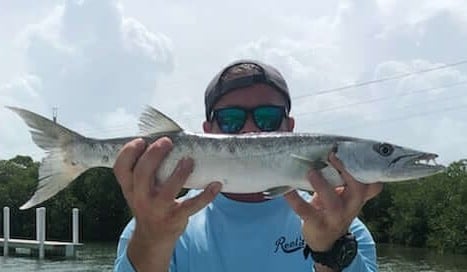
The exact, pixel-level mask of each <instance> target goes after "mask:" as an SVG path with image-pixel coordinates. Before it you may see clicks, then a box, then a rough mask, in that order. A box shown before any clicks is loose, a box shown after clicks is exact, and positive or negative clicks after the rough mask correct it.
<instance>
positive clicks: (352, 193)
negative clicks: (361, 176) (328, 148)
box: [329, 153, 382, 211]
mask: <svg viewBox="0 0 467 272" xmlns="http://www.w3.org/2000/svg"><path fill="white" fill-rule="evenodd" d="M329 161H330V162H331V164H332V166H333V167H335V168H336V170H338V171H339V173H340V175H341V178H342V179H343V180H344V182H345V185H346V188H345V190H344V192H343V193H342V198H343V199H344V203H345V205H346V206H347V207H349V209H348V210H352V211H359V210H360V209H361V208H362V207H363V205H364V204H365V202H366V201H368V200H369V199H370V198H373V197H374V196H376V195H377V194H379V192H381V189H382V184H363V183H360V182H358V181H357V180H355V179H354V178H353V177H352V175H350V173H349V172H347V171H346V170H345V167H344V165H343V163H342V162H341V161H340V160H339V159H338V158H337V157H336V155H335V154H334V153H331V154H330V156H329Z"/></svg>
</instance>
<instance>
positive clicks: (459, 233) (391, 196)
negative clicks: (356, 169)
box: [362, 161, 467, 253]
mask: <svg viewBox="0 0 467 272" xmlns="http://www.w3.org/2000/svg"><path fill="white" fill-rule="evenodd" d="M375 210H376V212H375ZM362 217H363V219H364V220H365V221H366V222H367V225H368V227H369V228H370V230H371V231H372V232H373V233H374V234H375V238H376V240H377V241H384V242H392V243H398V244H403V245H410V246H418V247H432V248H436V249H437V250H439V251H441V252H443V251H449V252H456V253H467V234H466V233H467V171H466V165H465V163H464V161H459V162H456V163H453V164H451V165H450V166H449V167H448V169H447V171H445V172H444V173H441V174H438V175H436V176H432V177H429V178H424V179H420V180H415V181H407V182H402V183H397V184H387V185H386V186H385V188H384V190H383V192H382V193H381V194H380V195H379V196H378V197H377V198H375V199H373V200H371V201H369V202H368V203H367V205H366V206H365V207H364V208H363V211H362Z"/></svg>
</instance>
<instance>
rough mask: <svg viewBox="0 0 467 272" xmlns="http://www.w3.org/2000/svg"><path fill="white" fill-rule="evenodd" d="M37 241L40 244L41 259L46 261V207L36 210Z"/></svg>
mask: <svg viewBox="0 0 467 272" xmlns="http://www.w3.org/2000/svg"><path fill="white" fill-rule="evenodd" d="M36 239H37V241H38V242H39V259H41V260H42V259H44V255H45V254H44V242H45V207H41V208H37V209H36Z"/></svg>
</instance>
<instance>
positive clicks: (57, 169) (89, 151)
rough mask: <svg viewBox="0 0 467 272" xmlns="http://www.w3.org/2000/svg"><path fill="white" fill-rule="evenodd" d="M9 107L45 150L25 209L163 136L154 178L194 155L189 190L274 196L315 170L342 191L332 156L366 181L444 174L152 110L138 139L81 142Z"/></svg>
mask: <svg viewBox="0 0 467 272" xmlns="http://www.w3.org/2000/svg"><path fill="white" fill-rule="evenodd" d="M8 108H9V109H11V110H13V111H14V112H16V113H17V114H18V115H19V116H20V117H21V118H22V119H23V120H24V121H25V122H26V124H27V125H28V126H29V127H30V128H31V135H32V139H33V141H34V142H35V143H36V144H37V145H38V146H39V147H41V148H42V149H44V150H46V151H47V156H46V157H45V158H44V159H43V161H42V163H41V165H40V168H39V185H38V188H37V190H36V192H35V193H34V195H33V196H32V198H31V199H30V200H28V202H27V203H25V204H24V205H23V206H22V207H21V209H27V208H31V207H33V206H36V205H38V204H40V203H42V202H43V201H45V200H47V199H49V198H51V197H52V196H54V195H55V194H57V193H58V192H59V191H61V190H63V189H64V188H66V187H67V186H68V185H69V184H70V183H71V182H72V181H73V180H75V179H76V178H77V177H78V176H79V175H81V174H82V173H83V172H85V171H86V170H88V169H91V168H94V167H113V164H114V163H115V160H116V158H117V156H118V153H119V151H120V149H121V148H122V147H123V146H124V145H125V144H126V143H127V142H129V141H131V140H132V139H135V138H143V139H144V140H145V141H146V142H147V143H148V144H150V143H152V142H154V141H156V140H157V139H159V138H161V137H164V136H166V137H169V138H170V139H171V140H172V142H173V144H174V147H173V149H172V151H171V152H170V153H169V154H168V156H167V157H166V158H165V160H164V161H163V163H162V165H161V166H160V168H159V170H158V172H157V174H158V177H157V178H158V180H159V181H165V180H166V179H167V177H169V176H170V174H171V173H172V171H173V170H174V169H175V166H176V164H177V162H178V161H179V160H180V159H181V158H183V157H191V158H192V159H193V160H194V164H195V167H194V170H193V173H192V174H191V175H190V176H189V178H188V180H187V182H186V184H185V187H186V188H196V189H201V188H205V187H206V186H207V185H208V184H209V183H210V182H212V181H219V182H221V183H222V184H223V186H222V191H223V192H229V193H254V192H263V194H264V195H265V196H266V197H270V198H273V197H276V196H279V195H282V194H284V193H286V192H288V191H291V190H293V189H302V190H307V191H313V188H312V187H311V185H310V183H309V182H308V180H307V178H306V176H307V175H306V173H307V172H308V171H309V169H310V168H315V169H318V170H321V172H322V174H323V176H324V178H325V179H326V180H327V181H328V182H330V183H331V184H332V185H333V186H340V185H343V184H344V182H343V180H342V179H341V177H340V175H339V173H337V171H336V170H335V169H334V168H333V167H331V166H330V165H329V163H328V155H329V153H330V152H331V151H334V152H336V156H337V157H338V158H339V159H340V160H341V161H342V163H343V164H344V166H345V167H346V170H347V171H348V172H349V173H350V174H351V175H352V176H353V177H354V178H355V179H356V180H358V181H359V182H362V183H375V182H397V181H403V180H408V179H416V178H421V177H426V176H430V175H434V174H436V173H439V172H440V171H443V170H444V169H445V167H444V166H442V165H437V164H436V163H434V164H433V163H431V162H430V161H431V160H434V159H435V158H436V157H437V155H436V154H433V153H427V152H421V151H416V150H413V149H410V148H405V147H401V146H398V145H394V144H389V143H382V142H379V141H374V140H368V139H360V138H354V137H346V136H337V135H324V134H311V133H292V132H272V133H247V134H241V135H224V134H197V133H191V132H187V131H185V130H183V129H182V128H181V127H180V126H178V124H176V123H175V122H174V121H173V120H171V119H170V118H169V117H167V116H165V115H164V114H163V113H161V112H159V111H157V110H156V109H154V108H150V107H148V108H147V110H146V111H145V112H143V114H142V116H141V118H140V123H139V126H140V130H141V135H139V136H134V137H126V138H113V139H93V138H88V137H84V136H82V135H80V134H78V133H76V132H74V131H72V130H69V129H68V128H65V127H63V126H61V125H60V124H57V123H55V122H53V121H51V120H49V119H47V118H44V117H42V116H40V115H38V114H36V113H33V112H30V111H28V110H25V109H20V108H15V107H8Z"/></svg>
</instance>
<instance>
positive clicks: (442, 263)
mask: <svg viewBox="0 0 467 272" xmlns="http://www.w3.org/2000/svg"><path fill="white" fill-rule="evenodd" d="M115 251H116V244H115V243H112V244H109V243H107V244H89V243H88V244H86V245H85V246H84V247H83V248H82V249H81V250H80V251H79V252H78V257H77V258H76V259H74V260H43V261H39V260H36V259H33V258H20V257H8V258H3V257H2V256H0V271H2V272H13V271H14V272H20V271H21V272H23V271H24V272H25V271H60V272H62V271H96V272H97V271H99V272H102V271H112V268H113V261H114V258H115ZM378 255H379V257H378V260H379V266H380V271H382V272H393V271H394V272H395V271H397V272H400V271H417V272H418V271H422V272H441V271H443V272H467V255H451V254H446V255H439V254H436V253H435V252H433V251H432V250H427V249H418V248H405V247H400V246H392V245H378Z"/></svg>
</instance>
